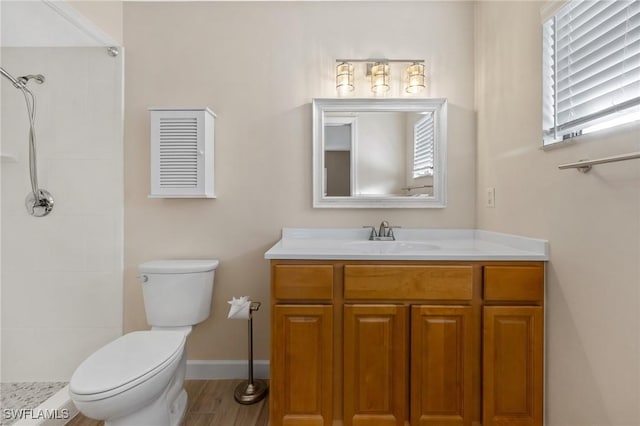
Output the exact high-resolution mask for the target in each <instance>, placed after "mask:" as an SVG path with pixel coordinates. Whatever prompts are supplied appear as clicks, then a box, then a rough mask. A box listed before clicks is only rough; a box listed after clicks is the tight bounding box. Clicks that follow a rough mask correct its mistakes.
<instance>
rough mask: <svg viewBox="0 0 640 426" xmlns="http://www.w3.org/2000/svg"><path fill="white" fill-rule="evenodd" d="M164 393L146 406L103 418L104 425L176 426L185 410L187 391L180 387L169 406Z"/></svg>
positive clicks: (182, 417)
mask: <svg viewBox="0 0 640 426" xmlns="http://www.w3.org/2000/svg"><path fill="white" fill-rule="evenodd" d="M165 397H166V396H165V395H163V396H162V397H160V398H158V399H156V400H155V401H153V402H152V403H151V404H149V405H147V406H146V407H144V408H142V409H140V410H138V411H136V412H135V413H131V414H129V415H128V416H123V417H119V418H117V419H110V420H105V422H104V424H105V426H178V425H180V423H181V422H182V420H183V419H184V415H185V413H186V411H187V392H186V391H185V390H184V389H182V391H181V392H180V394H179V395H178V397H177V398H176V399H175V401H174V402H173V404H172V405H171V406H170V407H167V403H166V400H165Z"/></svg>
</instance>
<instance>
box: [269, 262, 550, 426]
mask: <svg viewBox="0 0 640 426" xmlns="http://www.w3.org/2000/svg"><path fill="white" fill-rule="evenodd" d="M543 289H544V264H543V263H542V262H456V263H453V262H426V261H425V262H419V261H415V262H392V261H302V260H301V261H293V260H286V261H285V260H273V261H272V304H273V306H272V352H271V377H272V382H271V397H270V398H271V399H270V425H271V426H280V425H285V426H307V425H310V426H311V425H313V426H316V425H322V426H338V425H344V426H407V425H409V424H410V425H411V426H445V425H446V426H449V425H451V426H481V425H484V426H488V425H500V426H502V425H504V426H506V425H516V426H517V425H523V426H524V425H527V426H529V425H531V426H541V425H542V337H543V336H542V316H543V299H544V293H543Z"/></svg>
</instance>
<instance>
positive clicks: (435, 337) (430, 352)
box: [411, 305, 479, 426]
mask: <svg viewBox="0 0 640 426" xmlns="http://www.w3.org/2000/svg"><path fill="white" fill-rule="evenodd" d="M472 318H473V316H472V308H471V306H431V305H418V306H412V307H411V426H443V425H447V426H449V425H450V426H469V425H471V422H472V420H473V418H472V417H473V416H472V407H473V403H472V395H471V394H472V362H473V360H474V359H477V357H478V355H479V354H477V353H474V348H473V344H472V327H473V325H472Z"/></svg>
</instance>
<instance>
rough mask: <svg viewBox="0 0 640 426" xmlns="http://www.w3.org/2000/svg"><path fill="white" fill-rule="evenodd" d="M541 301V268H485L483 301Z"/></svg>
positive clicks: (542, 294) (542, 283)
mask: <svg viewBox="0 0 640 426" xmlns="http://www.w3.org/2000/svg"><path fill="white" fill-rule="evenodd" d="M543 299H544V268H543V266H485V268H484V300H486V301H495V302H501V301H518V302H519V301H523V302H525V301H530V302H540V301H542V300H543Z"/></svg>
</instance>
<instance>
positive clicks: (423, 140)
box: [413, 112, 435, 179]
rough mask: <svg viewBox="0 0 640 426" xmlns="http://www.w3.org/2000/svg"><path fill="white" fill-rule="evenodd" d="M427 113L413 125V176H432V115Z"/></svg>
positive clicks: (433, 130)
mask: <svg viewBox="0 0 640 426" xmlns="http://www.w3.org/2000/svg"><path fill="white" fill-rule="evenodd" d="M433 115H434V114H433V113H432V112H430V113H427V114H426V115H425V116H424V117H423V118H421V119H420V120H418V121H417V122H416V123H415V124H414V126H413V178H414V179H415V178H419V177H423V176H433V142H434V132H435V126H434V117H433Z"/></svg>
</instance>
